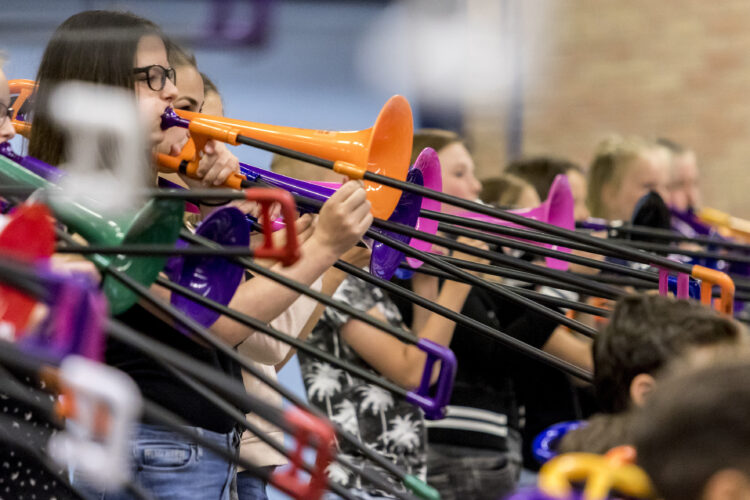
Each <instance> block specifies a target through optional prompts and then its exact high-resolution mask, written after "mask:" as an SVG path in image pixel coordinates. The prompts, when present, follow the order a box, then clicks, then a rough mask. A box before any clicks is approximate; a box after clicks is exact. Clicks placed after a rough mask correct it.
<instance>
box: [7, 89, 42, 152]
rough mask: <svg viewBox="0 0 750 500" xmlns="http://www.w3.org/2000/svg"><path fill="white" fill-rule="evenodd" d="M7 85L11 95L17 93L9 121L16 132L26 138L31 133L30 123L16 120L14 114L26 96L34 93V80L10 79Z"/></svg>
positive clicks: (16, 114) (16, 113) (15, 114)
mask: <svg viewBox="0 0 750 500" xmlns="http://www.w3.org/2000/svg"><path fill="white" fill-rule="evenodd" d="M8 87H10V94H11V95H15V94H18V97H16V100H15V101H13V115H11V117H10V119H11V123H13V127H14V128H15V129H16V133H18V134H21V135H22V136H24V137H26V138H27V139H28V138H29V135H30V134H31V124H29V123H26V122H23V121H18V120H16V116H18V111H19V110H20V109H21V106H23V104H24V103H25V102H26V101H27V100H28V98H29V97H31V94H33V93H34V90H36V82H35V81H34V80H24V79H18V80H10V81H9V82H8Z"/></svg>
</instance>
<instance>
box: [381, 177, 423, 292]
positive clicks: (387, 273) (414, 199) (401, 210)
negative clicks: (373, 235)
mask: <svg viewBox="0 0 750 500" xmlns="http://www.w3.org/2000/svg"><path fill="white" fill-rule="evenodd" d="M406 182H411V183H412V184H417V185H419V186H422V185H423V180H422V171H421V170H419V169H417V168H414V167H412V168H411V169H409V173H408V174H407V175H406ZM421 205H422V195H419V194H415V193H408V192H406V191H402V192H401V198H399V200H398V205H396V209H395V210H394V211H393V213H392V214H391V216H390V217H388V220H389V221H390V222H398V223H400V224H404V225H406V226H409V227H414V226H416V224H417V219H418V218H419V209H420V207H421ZM374 230H375V231H376V232H378V233H381V234H383V235H385V236H389V237H391V238H393V239H395V240H398V241H400V242H402V243H409V241H410V240H411V238H410V237H409V236H407V235H404V234H401V233H394V232H391V231H386V230H384V229H377V228H374ZM403 258H404V253H403V252H399V251H398V250H396V249H394V248H391V247H390V246H388V245H387V244H386V243H381V242H379V241H375V242H373V244H372V256H371V257H370V273H371V274H372V275H373V276H377V277H378V278H381V279H384V280H389V279H391V277H393V273H395V272H396V269H398V264H399V262H401V260H402V259H403Z"/></svg>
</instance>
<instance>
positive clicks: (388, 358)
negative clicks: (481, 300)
mask: <svg viewBox="0 0 750 500" xmlns="http://www.w3.org/2000/svg"><path fill="white" fill-rule="evenodd" d="M459 241H461V242H462V243H467V244H471V245H474V246H478V247H480V248H485V249H486V248H487V246H486V245H485V244H484V243H481V242H479V241H475V240H469V239H466V238H459ZM456 257H457V258H460V259H463V260H471V261H474V262H483V261H482V260H481V259H477V258H475V257H472V256H468V255H463V254H458V253H456ZM470 291H471V286H470V285H468V284H465V283H458V282H455V281H445V283H444V284H443V287H442V289H441V290H440V294H439V295H438V297H437V300H436V302H437V303H438V304H439V305H441V306H443V307H446V308H448V309H450V310H451V311H455V312H459V311H461V309H462V308H463V305H464V302H466V298H467V297H468V295H469V292H470ZM368 314H371V315H373V316H374V317H376V318H378V319H381V320H385V317H384V315H383V313H382V312H381V311H380V309H379V308H378V307H377V306H376V307H374V308H372V309H370V310H369V311H368ZM455 328H456V324H455V323H454V322H453V321H451V320H449V319H447V318H445V317H443V316H441V315H439V314H437V313H430V314H429V316H428V317H427V319H426V320H425V321H424V326H422V327H421V328H419V330H418V331H417V332H416V333H417V336H418V337H419V338H424V339H429V340H431V341H433V342H436V343H438V344H441V345H444V346H448V345H450V343H451V340H452V339H453V332H454V331H455ZM341 334H342V337H343V339H344V341H345V342H346V343H347V344H348V345H349V346H350V347H352V348H353V349H354V350H355V351H357V354H359V355H360V356H361V357H362V359H364V360H365V361H367V363H368V364H370V365H371V366H372V367H373V368H375V369H376V370H377V371H378V372H380V373H381V374H383V375H384V376H385V377H387V378H389V379H391V380H393V381H394V382H396V383H397V384H399V385H401V386H402V387H406V388H407V389H413V388H416V387H418V386H419V383H420V382H421V378H422V371H423V369H424V364H425V360H426V359H427V356H426V355H425V354H424V352H422V351H421V350H420V349H418V348H417V347H416V346H414V345H409V344H404V343H403V342H401V341H400V340H398V339H396V338H395V337H393V336H392V335H389V334H387V333H385V332H382V331H381V330H379V329H378V328H375V327H372V326H370V325H368V324H366V323H363V322H361V321H358V320H355V319H350V320H349V321H347V322H346V323H345V324H344V325H343V326H342V327H341ZM438 373H439V366H435V368H434V369H433V373H432V380H431V381H432V382H433V383H434V382H435V381H436V380H437V375H438Z"/></svg>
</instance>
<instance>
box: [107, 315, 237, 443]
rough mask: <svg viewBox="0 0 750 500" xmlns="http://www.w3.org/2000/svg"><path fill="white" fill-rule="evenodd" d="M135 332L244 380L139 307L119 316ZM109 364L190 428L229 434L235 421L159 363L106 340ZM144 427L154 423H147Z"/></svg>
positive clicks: (212, 353) (231, 365)
mask: <svg viewBox="0 0 750 500" xmlns="http://www.w3.org/2000/svg"><path fill="white" fill-rule="evenodd" d="M115 319H117V320H119V321H121V322H123V323H125V324H126V325H128V326H129V327H131V328H133V329H134V330H136V331H138V332H141V333H144V334H145V335H148V336H149V337H151V338H153V339H154V340H157V341H159V342H163V343H164V344H167V345H169V346H170V347H172V348H174V349H177V350H179V351H181V352H182V353H184V354H186V355H188V356H191V357H192V358H194V359H196V360H197V361H201V362H203V363H206V364H207V365H210V366H212V367H214V368H215V369H217V370H220V371H222V372H224V373H226V374H228V375H229V376H231V377H233V378H235V379H237V380H241V373H240V370H239V367H238V366H237V365H236V363H234V362H233V361H232V360H230V359H228V358H227V357H226V356H225V355H223V354H221V353H219V352H218V351H216V350H215V349H213V348H211V347H207V346H203V345H200V344H198V343H196V342H194V341H192V340H191V339H190V338H188V336H187V335H185V334H183V333H181V332H180V331H178V330H176V329H175V328H173V327H172V326H170V325H169V324H167V323H165V322H164V321H162V320H160V319H159V318H157V317H156V316H154V315H153V314H151V313H150V312H148V311H147V310H146V309H144V308H143V307H141V306H140V305H138V304H136V305H135V306H133V307H131V308H130V309H128V310H127V311H126V312H124V313H122V314H120V315H118V316H116V318H115ZM106 362H107V364H108V365H110V366H114V367H115V368H117V369H119V370H122V371H123V372H125V373H127V374H128V375H129V376H130V377H131V378H132V379H133V380H134V381H135V383H136V384H137V385H138V387H139V388H140V390H141V393H142V394H143V397H144V398H145V399H148V400H150V401H153V402H155V403H157V404H159V405H160V406H162V407H164V408H166V409H167V410H169V411H171V412H173V413H175V414H177V415H179V416H180V417H182V418H183V419H185V420H186V421H187V422H188V424H189V425H191V426H194V427H202V428H204V429H207V430H209V431H213V432H220V433H227V432H229V431H231V430H232V427H233V426H234V420H233V419H232V418H231V417H229V416H228V415H227V414H226V413H224V412H223V411H221V410H219V409H218V408H217V407H216V406H214V405H213V404H212V403H211V402H209V401H208V400H207V399H205V398H204V397H203V396H201V395H200V394H198V393H196V392H195V391H193V390H192V389H191V388H189V387H188V386H187V385H185V384H184V383H182V382H181V381H179V380H178V379H177V378H176V377H175V376H174V375H173V374H171V373H170V372H169V371H168V370H167V369H166V368H164V367H163V366H162V365H161V364H160V363H158V362H156V361H154V360H153V359H151V358H150V357H148V356H146V355H145V354H143V353H142V352H141V351H140V350H138V349H135V348H132V347H130V346H128V345H126V344H123V343H122V342H119V341H117V340H115V339H112V338H109V339H108V340H107V350H106ZM144 423H155V422H149V421H148V420H144Z"/></svg>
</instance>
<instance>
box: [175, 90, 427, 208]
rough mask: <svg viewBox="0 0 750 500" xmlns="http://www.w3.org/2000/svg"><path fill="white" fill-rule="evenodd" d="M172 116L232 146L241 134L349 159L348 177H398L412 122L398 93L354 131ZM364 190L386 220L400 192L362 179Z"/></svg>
mask: <svg viewBox="0 0 750 500" xmlns="http://www.w3.org/2000/svg"><path fill="white" fill-rule="evenodd" d="M177 114H178V115H180V116H181V117H182V118H185V119H188V120H190V121H191V125H190V130H191V132H194V133H203V134H206V135H209V136H210V137H212V138H215V139H217V140H225V142H229V143H230V144H236V136H237V135H243V136H246V137H250V138H252V139H256V140H260V141H263V142H267V143H270V144H273V145H276V146H281V147H285V148H288V149H292V150H295V151H299V152H302V153H306V154H309V155H313V156H317V157H319V158H324V159H326V160H330V161H334V162H342V164H343V163H348V164H351V165H353V166H354V167H355V169H354V170H352V171H349V172H348V173H349V174H351V175H352V176H353V177H359V178H361V176H362V174H363V173H364V172H365V171H370V172H373V173H377V174H382V175H387V176H388V177H393V178H395V179H399V180H402V181H403V180H405V179H406V174H407V172H408V170H409V159H410V157H411V143H412V137H413V134H414V123H413V118H412V113H411V107H410V106H409V102H408V101H407V100H406V99H405V98H404V97H402V96H394V97H391V98H390V99H389V100H388V102H386V104H385V106H383V109H382V110H381V111H380V114H379V115H378V118H377V120H375V124H374V125H373V126H372V127H371V128H369V129H366V130H360V131H354V132H338V131H329V130H313V129H302V128H294V127H280V126H276V125H266V124H261V123H253V122H247V121H243V120H235V119H231V118H224V117H221V116H211V115H204V114H200V113H193V112H189V111H183V110H177ZM193 124H195V125H193ZM215 133H218V134H221V136H223V137H224V139H222V138H221V136H220V137H217V136H216V135H215ZM357 172H359V175H357ZM365 189H366V190H367V196H368V199H369V200H370V202H371V204H372V210H373V215H375V216H376V217H380V218H383V219H387V218H388V217H389V216H390V214H391V213H392V212H393V209H394V208H396V205H397V204H398V200H399V198H400V196H401V191H399V190H397V189H393V188H389V187H387V186H383V185H381V184H377V183H373V182H369V181H366V182H365Z"/></svg>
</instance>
